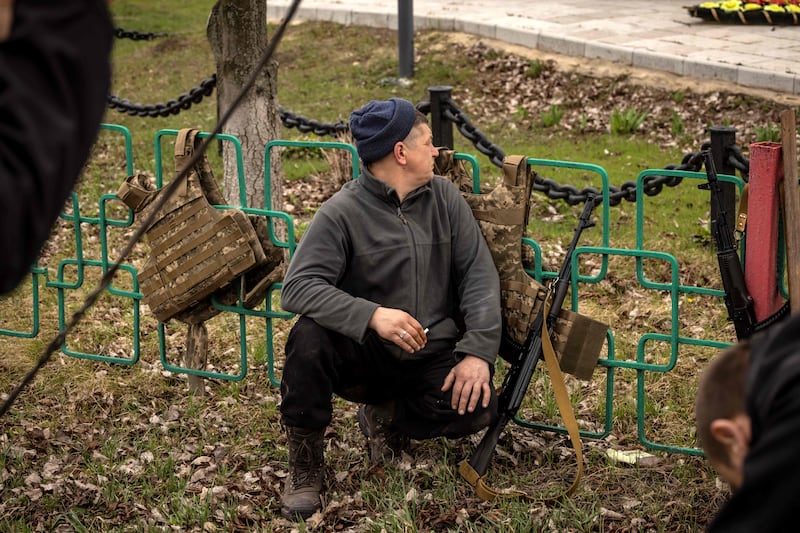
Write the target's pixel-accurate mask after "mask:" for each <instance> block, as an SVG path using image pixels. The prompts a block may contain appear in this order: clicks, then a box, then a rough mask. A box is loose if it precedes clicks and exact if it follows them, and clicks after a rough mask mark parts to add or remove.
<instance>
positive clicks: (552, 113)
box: [542, 104, 564, 128]
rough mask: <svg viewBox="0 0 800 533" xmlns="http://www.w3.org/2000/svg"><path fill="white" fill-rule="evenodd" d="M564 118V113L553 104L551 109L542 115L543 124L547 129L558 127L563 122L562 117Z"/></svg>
mask: <svg viewBox="0 0 800 533" xmlns="http://www.w3.org/2000/svg"><path fill="white" fill-rule="evenodd" d="M563 116H564V111H563V110H562V109H561V108H559V107H558V106H557V105H555V104H553V105H551V106H550V109H548V110H547V111H545V112H544V113H542V124H543V125H544V127H545V128H550V127H552V126H557V125H558V123H559V122H561V117H563Z"/></svg>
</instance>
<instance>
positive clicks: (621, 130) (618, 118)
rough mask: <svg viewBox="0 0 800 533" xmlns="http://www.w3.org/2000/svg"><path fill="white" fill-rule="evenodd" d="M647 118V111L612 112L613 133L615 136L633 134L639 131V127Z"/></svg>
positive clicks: (611, 126) (611, 125)
mask: <svg viewBox="0 0 800 533" xmlns="http://www.w3.org/2000/svg"><path fill="white" fill-rule="evenodd" d="M646 118H647V112H646V111H642V112H639V111H637V110H636V109H626V110H625V111H620V110H618V109H614V111H612V112H611V119H610V121H609V126H610V128H611V133H613V134H615V135H627V134H630V133H633V132H635V131H636V130H638V129H639V126H641V125H642V123H643V122H644V119H646Z"/></svg>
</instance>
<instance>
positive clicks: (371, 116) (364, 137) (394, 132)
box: [350, 98, 416, 165]
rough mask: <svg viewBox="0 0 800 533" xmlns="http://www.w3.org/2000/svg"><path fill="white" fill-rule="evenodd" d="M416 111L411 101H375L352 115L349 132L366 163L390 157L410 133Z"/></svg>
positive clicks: (359, 154)
mask: <svg viewBox="0 0 800 533" xmlns="http://www.w3.org/2000/svg"><path fill="white" fill-rule="evenodd" d="M415 118H416V109H415V108H414V105H413V104H412V103H411V102H409V101H408V100H403V99H402V98H390V99H389V100H381V101H377V100H373V101H371V102H369V103H368V104H367V105H365V106H364V107H362V108H361V109H357V110H356V111H353V112H352V113H351V114H350V133H352V134H353V139H355V142H356V149H357V150H358V156H359V157H360V158H361V161H363V162H364V164H365V165H366V164H369V163H372V162H373V161H377V160H379V159H382V158H383V157H384V156H386V155H388V154H389V153H390V152H391V151H392V149H393V148H394V145H395V144H397V142H398V141H402V140H403V139H405V138H406V137H408V134H409V133H410V132H411V128H412V126H414V119H415Z"/></svg>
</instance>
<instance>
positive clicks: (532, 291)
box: [434, 149, 608, 380]
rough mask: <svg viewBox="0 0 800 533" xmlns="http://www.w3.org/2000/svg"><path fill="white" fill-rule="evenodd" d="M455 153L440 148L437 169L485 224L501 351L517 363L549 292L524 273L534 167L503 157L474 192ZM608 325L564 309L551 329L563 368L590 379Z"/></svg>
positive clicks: (520, 158) (524, 160) (519, 158)
mask: <svg viewBox="0 0 800 533" xmlns="http://www.w3.org/2000/svg"><path fill="white" fill-rule="evenodd" d="M454 156H455V152H454V151H453V150H448V149H440V150H439V156H438V157H437V158H436V161H435V168H434V172H435V173H436V174H438V175H440V176H444V177H446V178H448V179H450V181H452V182H453V183H454V184H455V185H456V186H457V187H458V188H459V190H460V191H461V194H462V195H463V197H464V198H465V199H466V201H467V203H468V204H469V206H470V208H471V209H472V214H473V215H474V216H475V219H476V220H477V221H478V224H479V225H480V228H481V232H482V233H483V236H484V238H485V239H486V243H487V244H488V246H489V250H490V251H491V253H492V259H493V260H494V264H495V266H496V268H497V273H498V275H499V277H500V297H501V306H502V314H503V336H502V341H501V344H500V351H499V355H500V357H502V358H503V359H505V360H506V361H509V362H511V363H514V362H516V359H517V354H519V352H520V349H521V348H522V346H523V345H524V343H525V340H526V338H527V336H528V331H530V328H531V326H532V325H533V321H534V319H535V318H536V314H537V313H538V312H539V308H540V307H541V305H542V302H544V299H545V295H546V293H547V290H546V289H545V287H544V286H542V284H541V283H539V282H538V281H536V280H535V279H534V278H533V277H531V276H530V275H528V274H527V273H526V272H525V269H524V267H523V257H522V248H523V244H522V238H523V237H524V236H525V230H526V228H527V226H528V218H529V215H530V202H531V191H532V187H533V181H534V178H535V173H534V171H533V170H532V169H531V168H530V166H529V165H528V164H527V158H526V157H525V156H520V155H511V156H506V157H505V158H504V159H503V178H502V180H500V181H498V183H497V185H496V186H495V187H494V188H493V189H491V190H488V191H482V192H481V193H480V194H474V193H473V192H472V190H473V188H472V175H471V174H470V173H469V171H468V170H467V168H466V166H465V165H464V162H463V160H460V159H455V157H454ZM607 330H608V326H607V325H605V324H603V323H601V322H598V321H596V320H593V319H591V318H589V317H586V316H583V315H580V314H578V313H575V312H572V311H569V310H567V309H563V308H562V309H561V312H560V314H559V317H558V320H557V321H556V326H555V328H554V331H553V332H552V343H553V348H554V351H555V352H556V355H557V356H558V358H559V366H560V367H561V370H562V371H564V372H567V373H570V374H572V375H574V376H575V377H578V378H580V379H584V380H588V379H591V376H592V372H593V370H594V368H595V366H596V365H597V359H598V357H599V355H600V350H601V349H602V347H603V343H604V342H605V338H606V332H607Z"/></svg>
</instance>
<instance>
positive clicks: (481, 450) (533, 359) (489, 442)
mask: <svg viewBox="0 0 800 533" xmlns="http://www.w3.org/2000/svg"><path fill="white" fill-rule="evenodd" d="M600 199H601V197H599V196H589V198H588V199H587V200H586V204H585V205H584V208H583V212H582V213H581V216H580V219H579V221H578V227H576V228H575V232H574V234H573V236H572V242H571V243H570V245H569V248H568V249H567V255H566V257H565V258H564V262H563V263H562V264H561V269H560V270H559V272H558V277H556V278H555V279H554V280H553V282H552V283H551V284H550V287H549V288H548V291H547V295H546V296H545V298H544V301H543V302H542V304H541V306H540V307H539V311H538V312H537V314H536V318H535V319H534V321H533V324H532V325H531V329H530V330H529V331H528V336H527V338H526V340H525V344H523V345H522V347H521V348H520V350H519V352H518V354H517V357H516V358H515V359H514V360H513V361H512V365H511V368H510V369H509V371H508V373H507V374H506V376H505V379H504V380H503V386H502V391H501V392H500V395H499V397H498V411H499V417H498V419H497V422H495V423H494V424H493V425H491V426H489V428H488V429H487V430H486V433H485V434H484V436H483V439H482V440H481V442H480V443H479V444H478V446H477V448H476V449H475V451H474V452H473V454H472V457H471V458H470V459H469V462H468V463H469V466H467V465H466V464H465V463H462V465H461V474H462V476H464V477H465V478H467V480H468V481H470V483H472V484H473V485H476V483H475V482H477V481H479V480H480V478H483V477H484V475H485V474H486V471H487V470H488V468H489V461H490V460H491V457H492V453H493V452H494V449H495V447H496V446H497V441H498V440H499V438H500V434H501V433H502V432H503V429H504V428H505V427H506V425H507V424H508V423H509V422H510V421H511V420H512V419H513V418H514V416H515V415H516V414H517V411H518V410H519V407H520V405H521V404H522V400H523V398H524V397H525V394H526V392H527V390H528V385H529V384H530V381H531V377H532V376H533V371H534V369H535V368H536V364H537V363H538V362H539V359H541V358H542V353H543V337H542V335H543V333H542V330H543V327H542V326H543V325H544V324H546V325H547V332H548V334H549V332H551V331H552V330H553V329H554V328H555V326H556V320H557V319H558V315H559V313H560V311H561V307H562V305H563V304H564V299H565V298H566V295H567V289H569V286H570V279H571V277H572V255H573V253H574V252H575V248H576V247H577V245H578V240H579V239H580V236H581V233H582V232H583V230H584V229H586V228H590V227H592V226H594V222H592V221H590V220H589V217H590V216H591V214H592V210H593V209H594V207H595V205H596V204H597V203H598V202H599V200H600ZM551 295H552V302H551V303H550V306H549V308H548V306H547V303H548V300H550V296H551ZM550 336H552V335H550ZM547 340H548V341H549V340H550V339H547ZM469 467H471V468H472V471H470V468H469ZM476 474H477V476H476ZM477 488H478V487H477V486H476V489H477ZM484 499H488V498H484Z"/></svg>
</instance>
